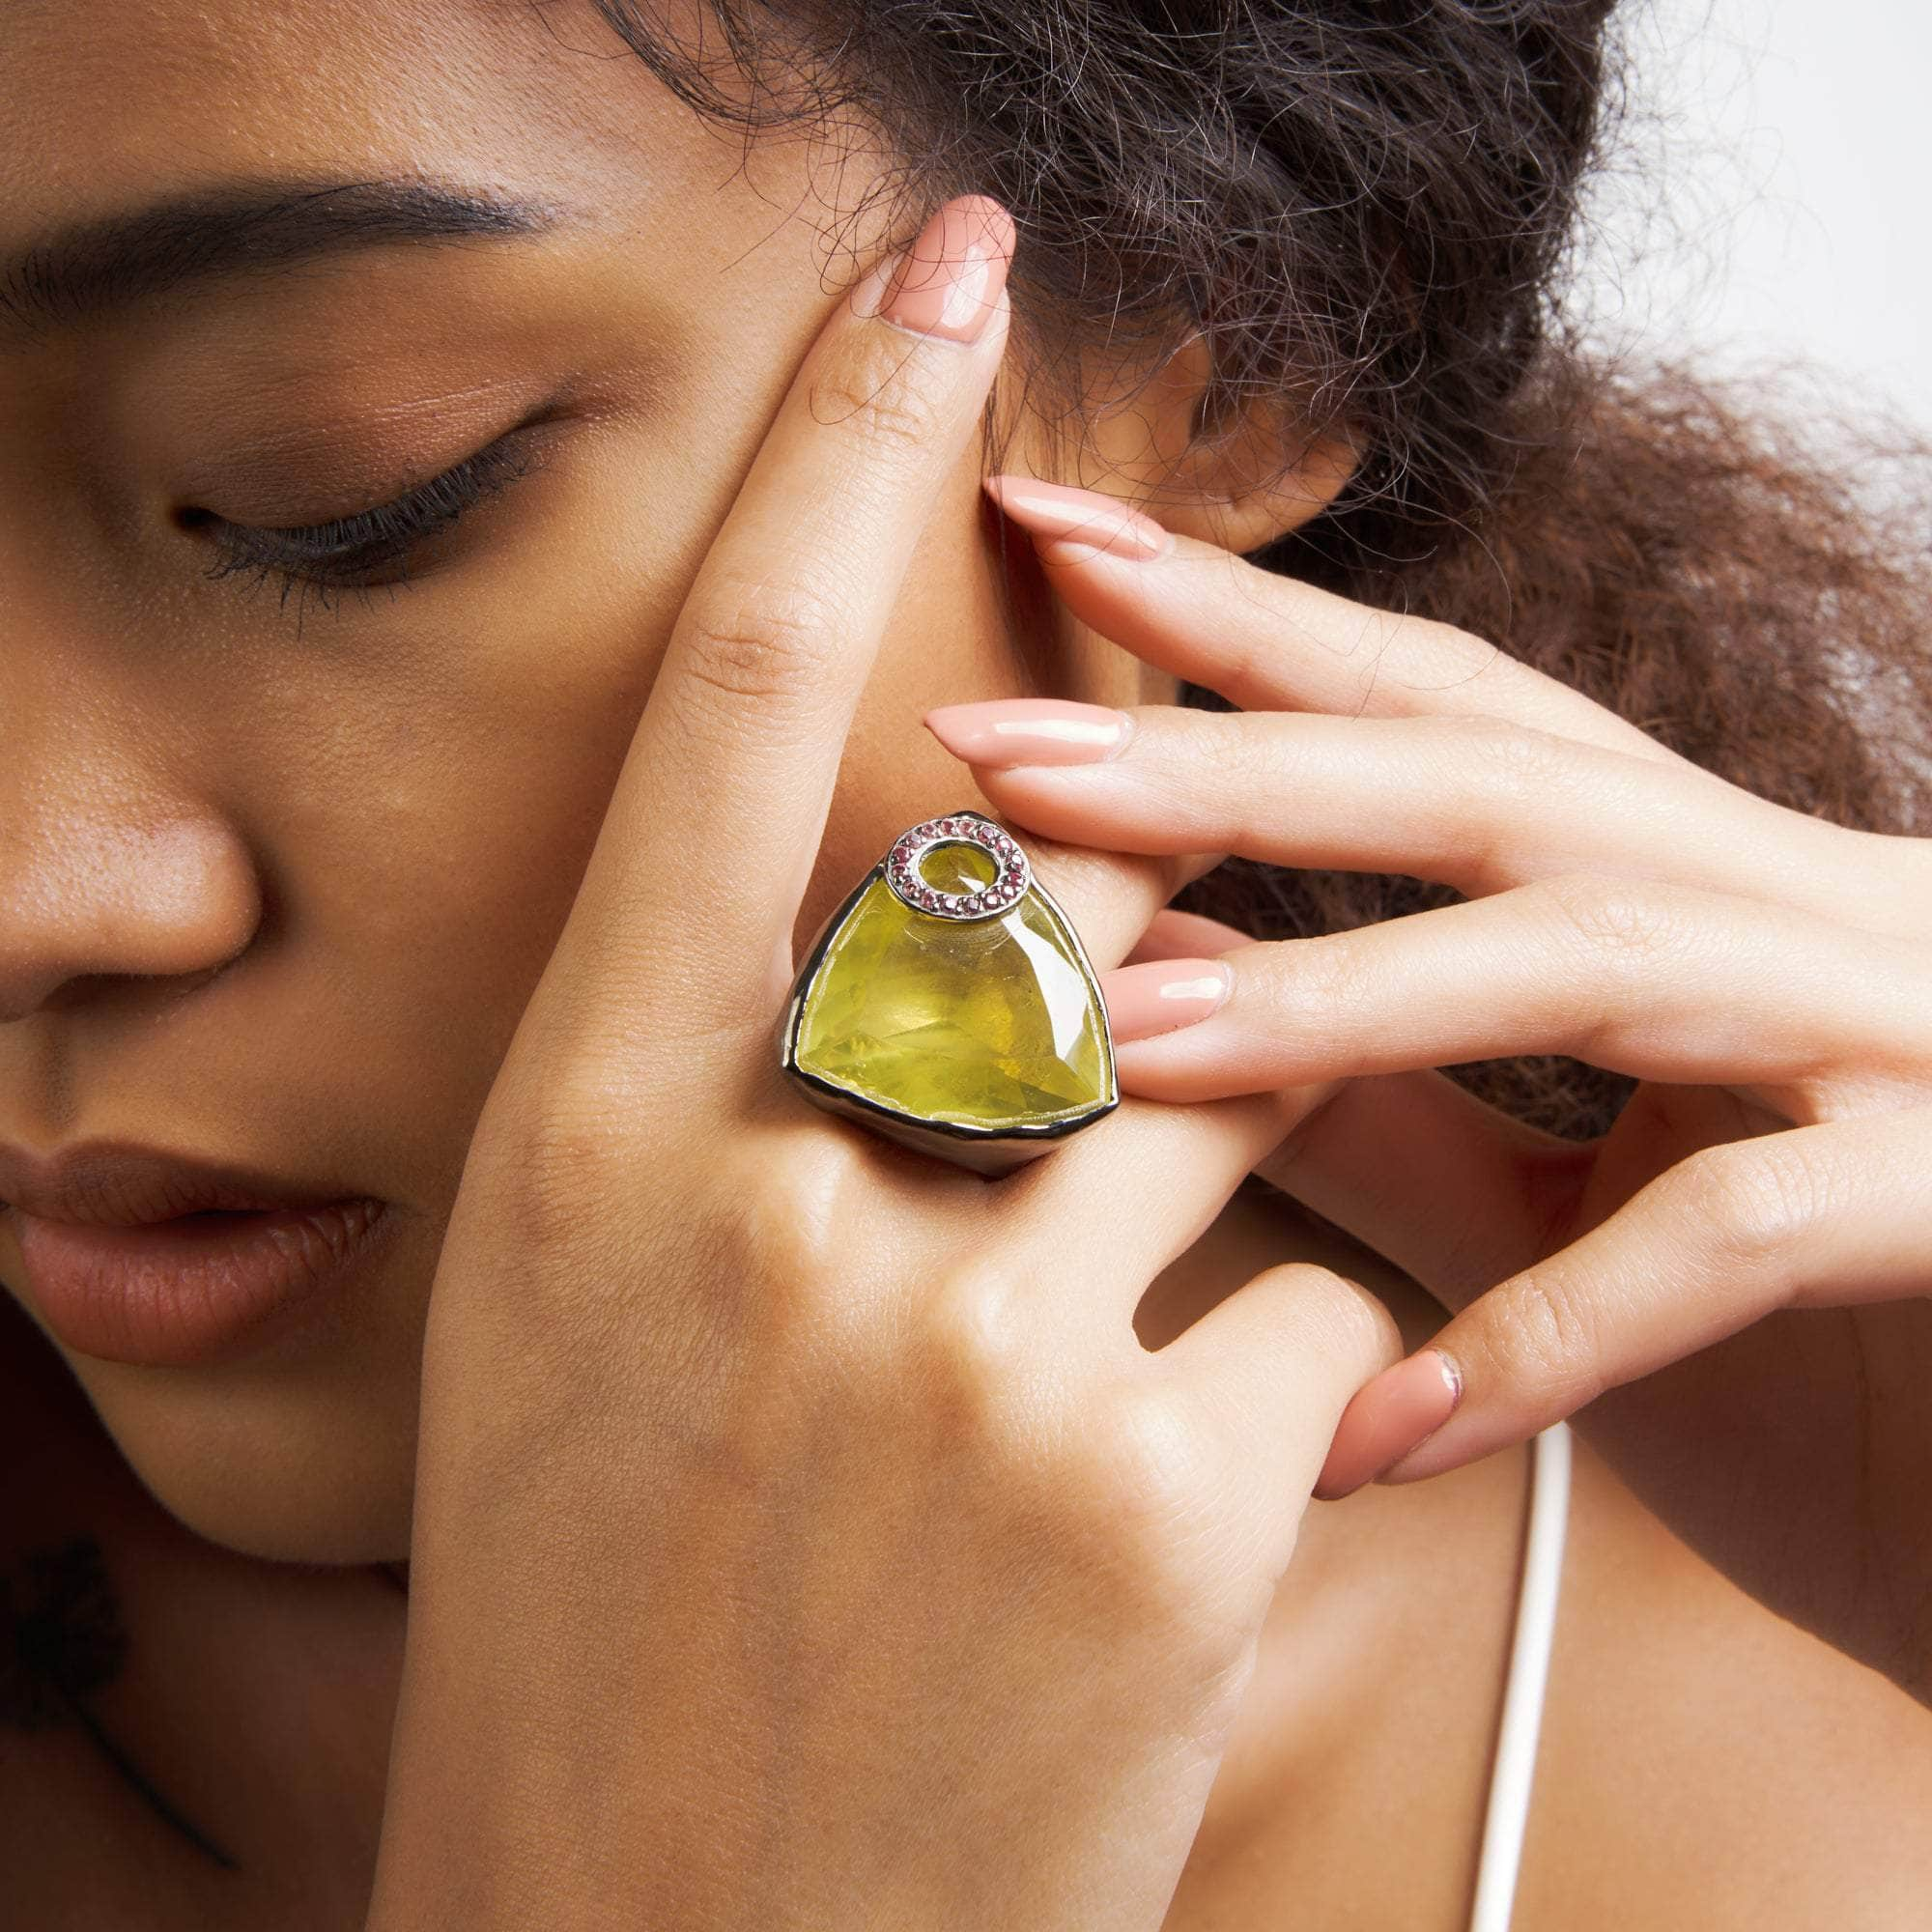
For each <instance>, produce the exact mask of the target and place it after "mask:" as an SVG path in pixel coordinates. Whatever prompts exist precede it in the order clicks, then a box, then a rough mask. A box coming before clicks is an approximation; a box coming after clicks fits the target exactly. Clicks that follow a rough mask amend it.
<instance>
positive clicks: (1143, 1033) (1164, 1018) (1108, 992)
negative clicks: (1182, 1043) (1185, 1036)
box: [1100, 959, 1235, 1043]
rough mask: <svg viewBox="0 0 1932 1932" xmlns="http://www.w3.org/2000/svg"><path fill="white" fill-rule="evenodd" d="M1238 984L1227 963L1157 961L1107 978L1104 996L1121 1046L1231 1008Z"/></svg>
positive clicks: (1102, 985)
mask: <svg viewBox="0 0 1932 1932" xmlns="http://www.w3.org/2000/svg"><path fill="white" fill-rule="evenodd" d="M1234 986H1235V970H1234V968H1233V967H1232V966H1231V965H1229V963H1228V962H1227V960H1225V959H1152V960H1149V961H1147V962H1146V963H1145V964H1142V965H1138V966H1117V967H1115V968H1114V970H1113V971H1112V972H1111V973H1104V974H1102V975H1101V977H1100V997H1101V999H1102V1001H1103V1002H1104V1003H1105V1005H1106V1009H1107V1025H1108V1027H1109V1029H1110V1030H1111V1031H1112V1033H1113V1036H1114V1039H1115V1041H1116V1042H1117V1043H1118V1042H1120V1041H1122V1040H1128V1039H1147V1038H1149V1037H1151V1036H1152V1035H1154V1034H1160V1033H1172V1032H1173V1031H1174V1030H1175V1028H1176V1027H1184V1026H1192V1025H1193V1024H1194V1023H1195V1022H1196V1021H1197V1020H1205V1019H1206V1018H1207V1017H1208V1014H1209V1013H1211V1012H1217V1011H1218V1010H1219V1009H1221V1008H1222V1007H1224V1006H1226V1005H1227V1004H1228V996H1229V994H1230V993H1232V992H1233V991H1234Z"/></svg>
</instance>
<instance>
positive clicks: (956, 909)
mask: <svg viewBox="0 0 1932 1932" xmlns="http://www.w3.org/2000/svg"><path fill="white" fill-rule="evenodd" d="M935 845H977V846H979V847H980V849H981V850H982V851H985V852H990V853H991V854H992V855H993V861H994V864H995V865H996V866H997V867H998V868H999V869H998V870H997V871H996V872H995V873H994V875H993V877H992V879H991V881H990V882H989V883H987V884H985V885H983V886H975V887H974V888H973V889H972V890H971V891H970V892H963V893H949V892H943V891H941V890H940V888H939V887H937V886H929V885H927V884H926V882H925V877H924V875H923V873H922V872H921V870H920V862H921V861H922V860H923V859H924V857H925V855H926V854H927V853H928V852H929V851H931V850H932V848H933V847H934V846H935ZM885 867H886V878H887V881H888V882H889V883H890V884H891V886H892V889H893V891H894V892H895V893H896V894H897V895H899V897H900V898H902V899H903V900H904V901H905V902H906V904H907V905H909V906H913V907H916V908H917V909H918V910H919V911H921V912H929V913H936V914H938V916H939V917H940V918H941V919H961V920H972V919H990V918H992V917H993V916H994V915H995V914H997V913H1003V912H1008V911H1009V910H1010V909H1011V908H1012V907H1013V905H1014V904H1015V903H1016V902H1017V901H1018V899H1019V898H1020V896H1021V895H1022V894H1023V893H1025V891H1026V889H1027V888H1028V887H1029V886H1030V885H1031V884H1032V883H1033V867H1032V866H1031V865H1030V864H1029V863H1028V860H1027V855H1026V853H1025V851H1024V850H1023V849H1022V847H1021V846H1020V844H1019V841H1018V840H1017V839H1015V838H1013V836H1012V835H1011V833H1009V832H1008V831H1006V830H1005V829H1004V828H1003V827H1001V826H998V825H995V824H994V823H993V821H992V820H991V819H990V818H982V817H981V816H980V814H979V813H978V812H977V811H955V812H949V813H947V815H946V816H945V817H943V818H928V819H925V820H924V821H923V822H922V823H921V824H918V825H915V826H913V827H912V828H911V829H910V830H909V831H906V832H901V833H900V834H899V836H898V837H897V838H895V839H894V840H893V849H892V850H891V851H890V852H888V853H887V854H886V859H885Z"/></svg>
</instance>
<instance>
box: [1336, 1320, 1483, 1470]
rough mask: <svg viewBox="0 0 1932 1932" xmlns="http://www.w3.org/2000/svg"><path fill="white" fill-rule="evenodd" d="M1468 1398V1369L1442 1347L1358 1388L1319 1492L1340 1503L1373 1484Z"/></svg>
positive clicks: (1339, 1429)
mask: <svg viewBox="0 0 1932 1932" xmlns="http://www.w3.org/2000/svg"><path fill="white" fill-rule="evenodd" d="M1462 1400H1463V1371H1462V1370H1461V1369H1460V1368H1459V1367H1458V1366H1457V1365H1456V1363H1455V1362H1454V1361H1452V1360H1451V1359H1450V1357H1449V1356H1448V1355H1446V1354H1444V1353H1443V1352H1442V1350H1440V1349H1422V1350H1417V1351H1416V1353H1414V1354H1413V1355H1410V1356H1409V1357H1408V1358H1407V1359H1406V1361H1401V1362H1398V1363H1396V1365H1395V1366H1394V1367H1393V1368H1392V1369H1384V1370H1383V1371H1382V1373H1381V1374H1380V1375H1378V1376H1377V1377H1376V1378H1374V1379H1373V1380H1372V1381H1368V1382H1365V1383H1364V1384H1363V1385H1362V1386H1361V1387H1360V1388H1359V1389H1357V1390H1356V1391H1355V1396H1354V1400H1353V1401H1351V1402H1350V1404H1349V1406H1348V1407H1347V1408H1345V1409H1344V1410H1343V1411H1342V1420H1341V1422H1340V1424H1339V1425H1338V1426H1337V1428H1336V1431H1335V1439H1334V1441H1333V1442H1332V1443H1330V1444H1329V1448H1328V1460H1327V1462H1326V1463H1323V1464H1322V1466H1321V1481H1320V1482H1319V1483H1317V1484H1316V1486H1315V1494H1316V1495H1317V1497H1319V1498H1320V1499H1321V1501H1322V1502H1336V1501H1339V1500H1340V1499H1341V1498H1342V1497H1343V1496H1346V1495H1350V1494H1352V1493H1353V1492H1355V1491H1356V1490H1359V1489H1360V1488H1361V1487H1362V1485H1363V1484H1364V1483H1372V1482H1374V1481H1375V1479H1376V1478H1377V1477H1378V1476H1379V1475H1380V1474H1381V1473H1382V1471H1383V1470H1384V1469H1386V1468H1388V1467H1389V1465H1390V1464H1391V1463H1397V1462H1399V1461H1400V1460H1401V1459H1402V1458H1403V1457H1405V1456H1406V1455H1407V1454H1408V1452H1409V1451H1410V1450H1411V1449H1413V1448H1414V1447H1415V1446H1416V1445H1417V1444H1418V1443H1419V1442H1422V1441H1423V1440H1425V1439H1426V1438H1427V1437H1429V1436H1431V1435H1435V1432H1436V1431H1437V1430H1438V1429H1440V1428H1441V1427H1442V1425H1443V1424H1444V1423H1445V1422H1447V1421H1448V1420H1449V1418H1450V1416H1452V1415H1453V1414H1454V1413H1455V1412H1456V1405H1457V1404H1458V1403H1459V1402H1461V1401H1462Z"/></svg>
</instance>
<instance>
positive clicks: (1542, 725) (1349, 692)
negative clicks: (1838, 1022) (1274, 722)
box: [983, 476, 1688, 763]
mask: <svg viewBox="0 0 1932 1932" xmlns="http://www.w3.org/2000/svg"><path fill="white" fill-rule="evenodd" d="M983 487H984V488H985V490H986V492H987V494H988V495H989V496H991V497H993V499H994V501H995V502H997V503H998V504H999V505H1000V507H1001V508H1002V510H1004V511H1005V513H1006V514H1007V515H1008V516H1009V517H1011V518H1012V519H1013V520H1014V521H1015V522H1017V523H1022V524H1025V525H1027V526H1028V527H1029V528H1030V529H1031V530H1032V531H1033V534H1034V542H1035V546H1036V549H1037V552H1038V554H1039V557H1040V561H1041V564H1042V567H1043V568H1044V570H1045V574H1046V578H1047V581H1048V582H1050V583H1051V584H1052V586H1053V588H1054V591H1055V593H1056V594H1057V595H1058V596H1060V597H1061V598H1063V599H1064V600H1065V603H1066V604H1067V606H1068V607H1069V609H1071V610H1072V611H1073V612H1074V614H1075V615H1076V616H1078V617H1080V618H1082V619H1083V620H1084V621H1085V622H1087V623H1089V624H1091V625H1092V626H1093V627H1094V629H1095V630H1097V631H1098V632H1099V633H1100V634H1101V635H1102V636H1103V637H1107V638H1111V639H1113V640H1114V641H1115V642H1116V643H1118V644H1121V645H1122V646H1124V647H1125V648H1126V649H1127V650H1130V651H1132V652H1133V653H1134V655H1135V656H1136V657H1139V658H1143V659H1145V660H1146V661H1147V662H1148V663H1149V664H1152V665H1157V666H1159V667H1160V668H1161V669H1163V670H1165V671H1169V672H1172V673H1173V674H1174V675H1175V676H1176V677H1179V678H1184V679H1187V680H1188V681H1190V682H1192V683H1195V684H1201V685H1205V686H1207V688H1208V690H1210V691H1217V692H1219V693H1220V694H1221V696H1224V697H1226V698H1229V699H1230V700H1232V701H1233V702H1234V703H1236V704H1238V705H1240V706H1241V707H1242V709H1244V710H1247V711H1273V710H1284V711H1330V712H1338V713H1341V714H1342V715H1344V716H1346V717H1350V718H1355V717H1368V718H1412V717H1427V716H1432V715H1442V714H1463V713H1481V714H1484V715H1486V716H1489V717H1492V718H1505V719H1508V720H1510V721H1511V722H1512V723H1514V724H1518V725H1529V726H1530V727H1532V728H1533V729H1536V730H1541V731H1551V732H1554V733H1556V734H1557V735H1558V736H1560V737H1567V738H1578V739H1581V740H1583V741H1584V742H1585V743H1588V744H1593V745H1602V746H1605V747H1606V748H1607V749H1609V750H1611V751H1618V752H1627V753H1631V754H1632V755H1633V756H1636V757H1648V758H1654V759H1659V760H1662V761H1668V762H1675V763H1684V762H1688V761H1686V760H1682V759H1679V758H1678V757H1677V754H1676V753H1674V752H1669V751H1666V750H1665V749H1664V747H1662V745H1660V744H1659V743H1658V742H1657V741H1656V740H1655V739H1654V738H1650V737H1647V736H1646V735H1645V734H1644V733H1643V732H1641V731H1639V730H1638V729H1637V728H1636V726H1635V725H1629V724H1626V723H1625V722H1624V720H1622V719H1621V718H1619V717H1617V715H1616V714H1615V713H1614V712H1611V711H1606V710H1605V708H1604V707H1603V706H1602V705H1601V704H1597V703H1594V702H1593V701H1592V700H1591V699H1589V698H1587V697H1585V696H1583V695H1582V694H1581V693H1580V692H1577V691H1573V690H1572V689H1571V688H1570V687H1569V686H1568V685H1566V684H1563V683H1560V682H1559V681H1558V680H1557V679H1555V678H1552V677H1547V676H1545V675H1544V673H1543V672H1541V671H1538V670H1533V669H1532V668H1530V667H1529V666H1527V665H1525V664H1523V663H1521V662H1520V660H1518V659H1516V658H1512V657H1511V656H1509V655H1508V653H1507V652H1505V651H1502V650H1499V649H1498V648H1497V647H1496V646H1495V645H1494V644H1492V643H1489V642H1487V641H1485V640H1484V639H1481V638H1475V637H1471V636H1470V635H1469V633H1468V632H1466V631H1459V630H1457V629H1456V628H1455V627H1454V626H1453V625H1449V624H1442V623H1437V622H1435V621H1434V620H1432V619H1429V618H1424V617H1411V616H1406V615H1403V614H1402V613H1400V612H1397V611H1380V610H1377V609H1376V608H1375V607H1374V606H1372V605H1367V604H1358V603H1355V602H1354V601H1353V600H1352V599H1350V598H1347V597H1340V596H1337V595H1335V594H1334V593H1333V592H1332V591H1327V590H1319V589H1317V588H1316V587H1315V585H1313V584H1312V583H1304V582H1301V581H1300V580H1299V579H1297V578H1293V577H1285V576H1283V575H1281V574H1280V573H1279V572H1277V571H1272V570H1264V569H1263V568H1262V567H1261V566H1260V565H1259V564H1253V563H1249V562H1248V561H1247V560H1246V559H1245V558H1243V557H1239V556H1236V554H1234V553H1233V552H1232V551H1226V550H1222V549H1221V548H1220V547H1219V546H1218V545H1215V544H1210V543H1204V542H1202V541H1201V540H1200V539H1199V538H1196V537H1184V536H1179V535H1177V536H1176V537H1175V538H1174V543H1173V547H1172V548H1171V549H1170V550H1168V551H1166V552H1164V553H1163V554H1159V555H1156V556H1153V557H1151V558H1148V557H1146V556H1145V555H1144V554H1143V555H1135V556H1127V555H1117V554H1114V553H1112V552H1108V551H1096V550H1093V549H1091V548H1086V547H1083V552H1084V554H1082V555H1080V556H1079V557H1078V558H1077V559H1075V558H1073V557H1072V556H1071V555H1070V554H1069V553H1067V552H1066V551H1065V550H1063V549H1057V548H1056V533H1057V531H1058V530H1060V529H1064V528H1065V526H1067V524H1068V522H1069V521H1073V519H1070V518H1069V516H1068V513H1067V512H1066V511H1065V509H1063V508H1060V507H1057V503H1056V501H1053V500H1049V499H1048V498H1047V497H1046V496H1045V495H1044V494H1043V493H1041V492H1040V491H1039V490H1038V489H1037V486H1035V485H1034V484H1033V479H1031V478H1028V477H1023V476H990V477H987V478H986V479H985V480H984V486H983ZM1081 495H1082V497H1086V496H1087V493H1084V492H1083V493H1081ZM1091 500H1092V503H1093V504H1094V509H1093V510H1092V511H1091V512H1086V511H1083V512H1082V513H1081V515H1083V516H1084V517H1085V518H1086V521H1087V522H1088V523H1089V524H1090V525H1092V526H1094V528H1093V529H1090V534H1094V531H1095V530H1097V528H1098V526H1099V523H1100V521H1101V520H1103V519H1104V518H1105V517H1106V516H1107V515H1108V514H1109V511H1110V509H1118V507H1119V506H1118V505H1112V504H1111V499H1109V498H1107V497H1100V496H1093V497H1092V498H1091Z"/></svg>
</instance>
